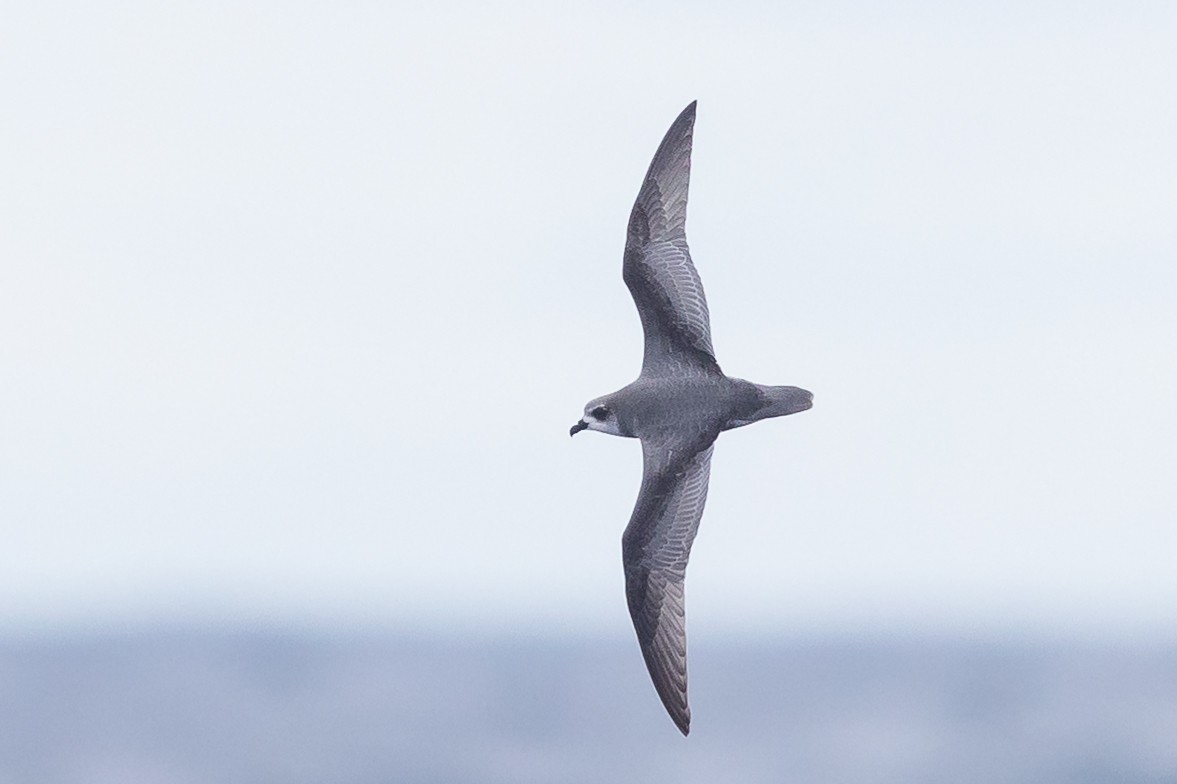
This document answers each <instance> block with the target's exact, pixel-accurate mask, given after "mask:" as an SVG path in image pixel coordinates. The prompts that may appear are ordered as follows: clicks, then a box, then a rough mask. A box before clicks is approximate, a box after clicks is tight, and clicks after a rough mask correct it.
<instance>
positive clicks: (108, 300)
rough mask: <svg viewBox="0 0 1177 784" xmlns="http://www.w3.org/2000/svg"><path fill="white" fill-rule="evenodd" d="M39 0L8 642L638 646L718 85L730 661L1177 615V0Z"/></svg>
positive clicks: (703, 541) (706, 586)
mask: <svg viewBox="0 0 1177 784" xmlns="http://www.w3.org/2000/svg"><path fill="white" fill-rule="evenodd" d="M974 5H981V4H963V3H960V4H954V3H948V4H945V3H930V2H929V3H902V4H897V5H893V6H892V7H891V8H890V9H889V10H886V11H883V10H879V9H878V8H876V7H875V5H874V4H866V3H862V4H858V3H853V2H847V3H832V4H823V5H822V6H821V7H820V8H815V7H813V4H809V3H792V4H790V3H754V2H747V3H735V4H723V6H722V8H720V7H719V6H716V5H713V4H703V3H687V4H681V3H653V2H652V3H638V4H628V3H614V4H604V5H598V6H595V7H591V8H590V7H589V6H587V5H584V4H581V5H573V4H558V5H555V4H544V3H534V4H514V5H493V6H492V5H490V4H477V3H470V4H464V5H449V6H439V5H436V4H413V5H409V4H402V5H390V4H385V3H331V4H320V3H253V4H239V3H206V2H201V3H178V4H158V3H147V2H144V3H106V4H101V7H99V6H95V5H93V4H88V3H39V4H35V5H26V7H24V8H20V7H8V8H6V9H5V12H4V23H3V25H0V105H2V106H3V110H2V112H0V216H2V217H0V630H4V629H42V628H56V627H60V626H63V625H64V626H71V625H74V624H82V625H87V626H93V625H98V626H101V625H103V624H107V623H112V622H113V623H123V622H141V621H144V620H147V621H175V620H181V621H182V620H188V619H202V620H210V619H211V620H226V621H230V622H235V621H242V620H244V621H250V622H254V621H259V622H276V623H295V624H303V623H319V622H339V621H344V622H353V621H354V622H362V623H366V624H375V625H382V626H394V627H400V626H403V625H406V624H407V625H409V626H411V627H420V626H423V625H424V626H429V627H436V628H442V629H445V630H448V631H457V632H460V631H462V630H466V629H497V628H511V627H514V626H518V625H523V626H529V627H536V628H547V629H550V630H551V632H552V633H563V632H585V631H589V632H597V631H603V630H604V631H609V632H611V633H613V632H616V633H622V634H629V631H628V619H627V617H626V615H625V602H624V597H623V592H622V573H621V565H620V537H621V531H622V529H623V527H624V525H625V522H626V520H627V519H628V516H629V512H630V509H631V507H632V504H633V500H634V496H635V494H636V492H637V486H638V482H639V479H640V462H641V459H640V450H639V447H638V445H637V443H636V442H633V441H629V440H623V439H615V438H610V437H608V436H603V435H600V434H595V433H590V434H585V435H582V436H580V437H578V438H577V439H576V440H575V441H572V440H570V439H569V438H568V435H567V433H568V427H569V426H570V425H571V424H572V423H573V422H575V421H576V419H577V418H579V416H580V414H581V409H582V406H583V404H584V403H585V401H587V400H589V399H590V398H593V397H596V396H598V395H600V394H603V393H605V392H609V391H612V390H614V389H616V388H618V387H621V386H623V385H624V384H626V383H628V382H629V381H630V380H632V378H633V377H634V376H635V375H636V373H637V370H638V366H639V363H640V355H641V333H640V325H639V323H638V319H637V315H636V312H635V311H634V309H633V304H632V302H631V301H630V299H629V295H628V292H627V291H626V289H625V287H624V285H623V284H622V282H621V250H622V246H623V242H624V234H625V223H626V219H627V216H628V213H629V209H630V206H631V204H632V202H633V198H634V196H635V195H636V193H637V189H638V186H639V184H640V182H641V178H642V176H643V174H644V172H645V169H646V166H647V165H648V163H649V160H650V157H651V156H652V155H653V152H654V150H655V148H656V147H657V145H658V142H659V140H660V139H661V136H662V134H663V133H664V131H665V130H666V128H667V127H668V126H669V124H670V123H671V121H672V120H673V119H674V118H675V116H676V115H677V113H678V112H679V111H680V110H681V109H682V108H683V107H684V106H685V105H686V104H687V103H688V102H689V101H691V100H694V99H698V101H699V109H698V123H697V125H696V131H695V154H694V166H693V180H692V192H691V205H690V210H689V213H688V215H689V217H688V223H687V235H688V238H689V240H690V243H691V247H692V250H693V254H694V257H695V262H696V265H697V267H698V269H699V272H700V274H701V276H702V279H703V283H704V285H705V286H706V290H707V294H708V298H709V302H710V306H711V315H712V331H713V338H714V344H715V347H716V351H717V355H718V358H719V361H720V364H721V365H722V366H723V367H724V369H725V370H726V371H727V372H728V373H730V374H732V375H736V376H740V377H744V378H748V379H750V380H754V381H758V382H761V383H772V384H795V385H798V386H803V387H805V388H807V389H810V390H812V391H813V392H814V393H815V396H816V401H815V407H814V409H813V410H812V411H809V412H806V413H804V414H801V415H798V416H793V417H788V418H785V419H778V420H772V421H769V422H766V423H761V424H758V425H756V426H755V427H750V428H746V429H743V430H739V431H734V432H731V433H727V434H724V435H723V436H722V437H721V438H720V441H719V443H718V444H717V446H716V450H715V458H714V461H713V470H712V486H711V495H710V498H709V502H708V508H707V512H706V514H705V516H704V519H703V523H702V527H701V532H700V535H699V539H698V541H697V543H696V548H695V551H694V555H693V557H692V563H691V568H690V570H689V572H688V581H687V595H688V618H689V619H690V623H691V628H692V629H693V630H698V629H705V628H713V629H726V630H730V631H731V632H733V633H742V634H774V635H775V634H789V633H792V632H795V631H797V630H833V631H839V632H842V631H853V630H861V629H869V630H874V631H883V632H885V631H887V630H889V629H912V628H915V629H919V630H924V631H938V630H943V631H947V632H949V633H957V632H961V631H965V632H968V631H972V630H994V629H996V630H1005V631H1010V630H1013V631H1019V630H1031V631H1033V630H1041V629H1050V630H1056V631H1062V632H1067V633H1074V632H1077V633H1080V634H1101V633H1110V632H1114V633H1123V632H1126V631H1127V632H1133V633H1137V632H1139V633H1145V634H1173V633H1177V567H1175V565H1174V564H1175V563H1177V556H1175V553H1177V480H1175V479H1174V477H1177V405H1175V404H1177V152H1175V150H1177V145H1175V143H1174V139H1177V87H1175V84H1177V83H1175V82H1174V74H1177V47H1174V45H1173V42H1174V41H1175V40H1177V6H1175V5H1174V4H1172V3H1169V2H1156V3H1063V2H1058V3H1007V4H993V3H986V4H983V6H984V7H983V8H975V7H973V6H974Z"/></svg>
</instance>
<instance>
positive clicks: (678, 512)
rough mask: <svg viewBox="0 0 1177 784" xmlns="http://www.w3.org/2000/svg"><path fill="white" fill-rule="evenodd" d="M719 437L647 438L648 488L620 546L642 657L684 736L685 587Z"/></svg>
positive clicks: (686, 719) (644, 442) (644, 476)
mask: <svg viewBox="0 0 1177 784" xmlns="http://www.w3.org/2000/svg"><path fill="white" fill-rule="evenodd" d="M715 435H716V434H715V433H708V434H702V435H700V436H699V437H697V438H695V439H694V440H693V441H690V440H684V439H681V438H674V437H671V436H665V437H661V438H659V437H650V438H643V439H642V455H643V459H644V469H643V473H642V487H641V490H640V491H639V493H638V500H637V504H636V505H635V506H634V510H633V515H632V516H631V517H630V520H629V525H628V526H627V527H626V529H625V534H624V535H623V536H622V540H621V551H622V560H623V562H624V564H625V595H626V599H627V600H628V603H629V614H630V616H631V617H632V618H633V625H634V629H635V630H636V631H637V635H638V642H639V643H640V644H641V648H642V656H643V657H644V658H645V660H646V668H647V669H648V670H649V671H650V678H651V679H652V680H653V681H654V688H655V689H656V690H657V691H658V696H659V697H661V698H662V704H663V705H665V706H666V710H667V712H669V713H670V717H671V718H672V719H673V720H674V723H675V724H676V725H677V726H678V728H679V730H680V731H681V732H682V733H683V734H684V735H686V734H687V733H688V732H689V731H690V724H691V709H690V707H689V706H688V704H687V632H686V615H685V609H684V605H683V580H684V577H685V575H686V568H687V559H688V558H689V557H690V554H691V543H692V542H693V541H694V539H695V532H696V531H697V530H698V529H699V519H700V518H701V517H702V516H703V505H704V504H705V503H706V501H707V482H708V478H709V477H710V474H711V450H712V445H713V444H714V441H715Z"/></svg>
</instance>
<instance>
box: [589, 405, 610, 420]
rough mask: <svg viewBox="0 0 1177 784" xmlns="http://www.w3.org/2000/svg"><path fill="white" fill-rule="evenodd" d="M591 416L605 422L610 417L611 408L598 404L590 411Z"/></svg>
mask: <svg viewBox="0 0 1177 784" xmlns="http://www.w3.org/2000/svg"><path fill="white" fill-rule="evenodd" d="M589 416H591V417H592V418H593V419H595V420H597V421H598V422H604V421H605V420H606V419H608V418H609V409H607V408H605V407H604V406H597V407H596V408H594V409H593V410H592V411H590V412H589Z"/></svg>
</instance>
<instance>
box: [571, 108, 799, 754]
mask: <svg viewBox="0 0 1177 784" xmlns="http://www.w3.org/2000/svg"><path fill="white" fill-rule="evenodd" d="M694 126H695V104H694V103H693V102H692V103H691V105H690V106H688V107H687V108H686V109H684V110H683V112H682V114H680V115H679V116H678V119H677V120H675V121H674V124H673V125H671V126H670V130H669V131H667V132H666V137H665V138H664V139H663V140H662V144H661V145H659V147H658V151H657V152H656V153H654V160H653V161H652V162H651V163H650V169H649V171H647V172H646V179H645V181H643V182H642V188H641V190H640V191H639V192H638V198H637V201H636V202H634V205H633V211H632V212H631V213H630V216H629V229H628V231H627V233H626V238H625V260H624V263H623V264H622V278H623V279H624V280H625V285H626V286H628V287H629V292H630V294H632V295H633V301H634V303H635V304H636V305H637V308H638V315H639V316H640V317H641V320H642V330H643V331H644V332H645V336H646V345H645V355H644V357H643V359H642V372H641V374H640V375H639V376H638V378H637V381H634V382H633V383H632V384H630V385H629V386H627V387H624V388H623V389H620V390H618V391H616V392H613V393H612V394H608V395H605V396H603V397H599V398H596V399H595V400H591V401H589V403H588V405H586V406H585V407H584V416H583V417H581V420H580V421H579V422H577V423H576V424H575V425H573V426H572V430H571V432H570V434H571V435H576V434H577V433H579V432H580V431H581V430H599V431H601V432H602V433H610V434H612V435H615V436H625V437H627V438H639V439H641V441H642V458H643V470H642V486H641V489H640V490H639V491H638V500H637V503H636V504H635V505H634V509H633V514H632V515H631V516H630V518H629V525H627V526H626V528H625V534H624V535H623V536H622V538H621V553H622V561H623V562H624V564H625V595H626V599H627V600H628V602H629V614H630V616H632V617H633V625H634V628H635V629H636V630H637V635H638V642H639V643H641V647H642V655H643V656H644V657H645V659H646V668H647V669H648V670H649V671H650V677H651V678H652V679H653V681H654V688H655V689H657V691H658V696H659V697H661V698H662V704H663V705H665V706H666V710H667V711H668V712H669V713H670V717H671V718H672V719H673V720H674V723H675V724H676V725H677V726H678V728H679V730H681V731H682V733H683V734H684V735H686V734H687V733H688V732H689V731H690V724H691V710H690V707H688V705H687V635H686V618H685V615H684V610H683V578H684V576H685V574H686V568H687V558H688V557H689V556H690V554H691V542H692V541H694V538H695V532H696V530H698V528H699V518H700V517H702V516H703V504H704V502H705V501H706V500H707V479H708V476H709V474H710V466H711V449H712V445H713V444H714V443H715V439H716V437H717V436H718V435H719V434H720V432H721V431H723V430H731V429H732V428H734V427H742V426H744V425H748V424H751V423H753V422H756V421H759V420H761V419H768V418H769V417H778V416H784V415H786V414H795V413H797V412H798V411H804V410H806V409H807V408H809V407H811V406H812V405H813V395H812V394H811V393H809V392H807V391H805V390H804V389H800V388H798V387H770V386H762V385H761V384H753V383H751V382H749V381H744V380H743V379H739V378H731V377H729V376H726V375H724V373H723V371H722V370H720V369H719V364H718V363H717V362H716V361H715V351H714V350H713V349H712V348H711V325H710V322H709V317H708V313H707V300H706V298H704V296H703V284H702V283H700V281H699V274H698V273H697V272H695V265H694V264H693V263H692V262H691V253H690V250H689V249H688V248H687V237H686V232H685V225H686V218H687V186H688V184H689V182H690V174H691V134H692V131H693V129H694Z"/></svg>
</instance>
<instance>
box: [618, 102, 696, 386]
mask: <svg viewBox="0 0 1177 784" xmlns="http://www.w3.org/2000/svg"><path fill="white" fill-rule="evenodd" d="M694 126H695V104H694V102H692V103H691V105H690V106H688V107H687V108H686V109H684V110H683V112H682V114H680V115H679V116H678V119H677V120H675V121H674V124H673V125H671V126H670V130H669V131H667V132H666V136H665V137H664V138H663V139H662V144H661V145H659V147H658V152H656V153H654V160H653V161H652V162H651V163H650V169H649V171H647V172H646V179H645V181H644V182H643V183H642V189H641V191H639V192H638V198H637V201H635V202H634V205H633V211H632V212H631V213H630V216H629V230H628V232H627V233H626V240H625V262H624V265H623V267H622V277H623V278H624V280H625V285H626V286H628V287H629V291H630V293H631V294H632V295H633V299H634V303H635V304H636V305H637V308H638V315H639V316H640V317H641V319H642V330H643V331H644V332H645V336H646V346H645V355H644V358H643V360H642V375H647V376H648V375H665V374H668V373H671V372H675V371H681V370H684V369H686V368H692V367H693V368H702V369H704V370H708V371H711V370H714V371H716V372H718V371H719V365H718V364H717V363H716V361H715V351H714V349H712V347H711V322H710V317H709V315H708V312H707V299H706V297H704V296H703V284H702V283H701V282H700V280H699V273H698V272H696V271H695V265H694V264H693V263H692V262H691V252H690V249H689V248H688V247H687V235H686V229H685V227H686V221H687V190H688V186H689V185H690V179H691V134H692V132H693V130H694Z"/></svg>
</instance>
